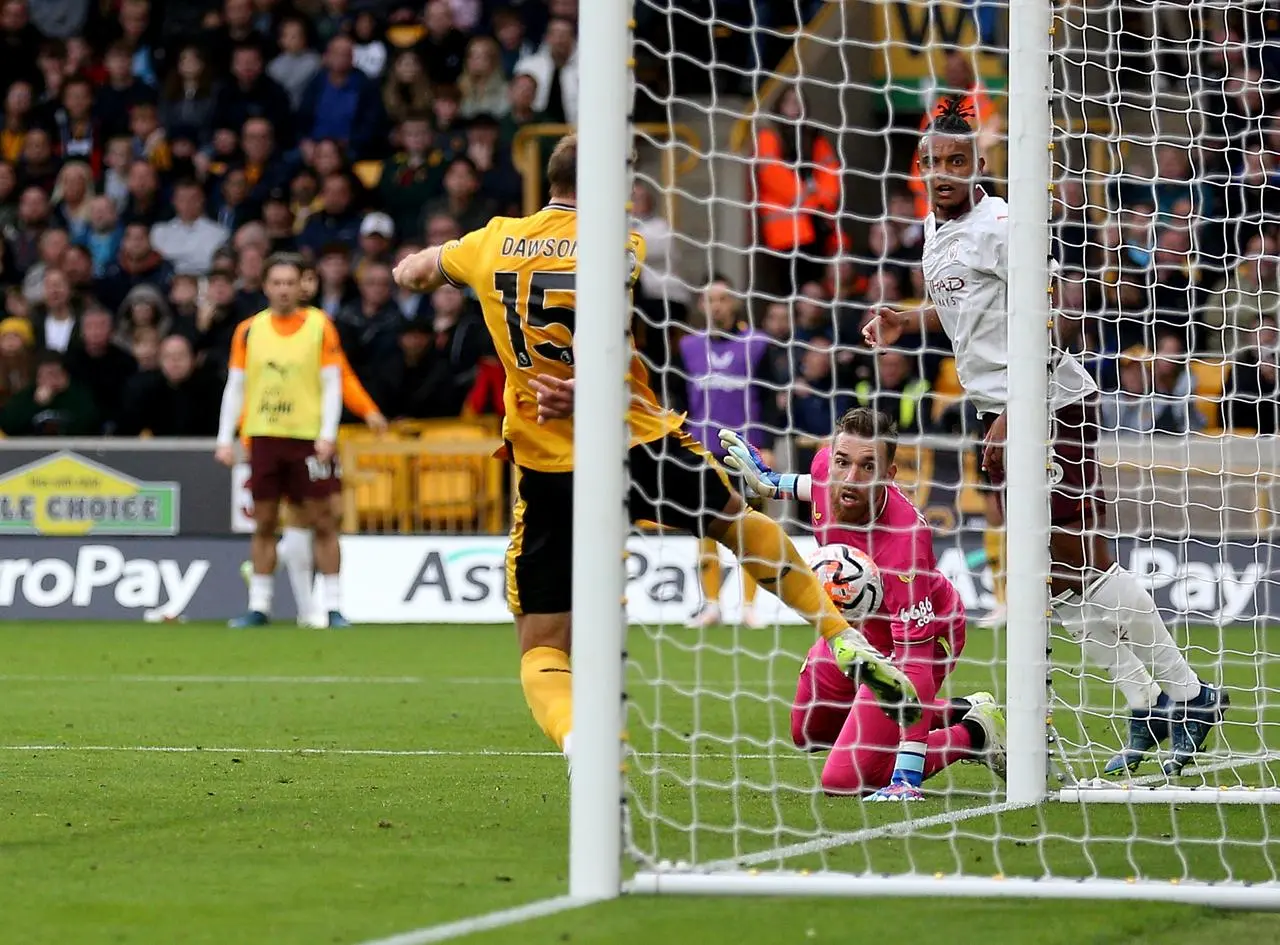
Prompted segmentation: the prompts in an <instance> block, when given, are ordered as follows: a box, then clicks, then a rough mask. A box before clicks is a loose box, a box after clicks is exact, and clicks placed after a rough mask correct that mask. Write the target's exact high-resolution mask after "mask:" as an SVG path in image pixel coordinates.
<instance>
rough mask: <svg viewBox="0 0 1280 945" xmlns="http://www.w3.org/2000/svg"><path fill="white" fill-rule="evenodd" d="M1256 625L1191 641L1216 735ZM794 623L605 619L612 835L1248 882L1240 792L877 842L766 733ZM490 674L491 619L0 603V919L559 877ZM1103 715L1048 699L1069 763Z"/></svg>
mask: <svg viewBox="0 0 1280 945" xmlns="http://www.w3.org/2000/svg"><path fill="white" fill-rule="evenodd" d="M1261 633H1262V631H1255V630H1254V628H1251V627H1250V628H1242V629H1239V630H1228V631H1218V630H1216V629H1207V628H1206V629H1203V630H1196V631H1194V632H1192V633H1191V635H1190V643H1191V645H1192V647H1193V652H1196V653H1197V654H1198V655H1199V656H1203V657H1204V659H1195V658H1193V662H1197V663H1198V664H1200V665H1206V666H1207V665H1208V655H1207V654H1208V653H1219V652H1223V651H1225V652H1227V653H1228V654H1229V657H1228V659H1227V661H1225V662H1224V663H1223V664H1222V665H1221V668H1218V667H1216V666H1215V667H1213V668H1212V669H1210V670H1209V672H1210V674H1211V675H1214V676H1215V677H1216V675H1217V674H1221V676H1222V678H1223V681H1224V682H1226V683H1227V684H1228V685H1229V686H1231V687H1232V689H1233V696H1234V697H1235V698H1236V709H1235V710H1234V712H1233V716H1232V720H1233V724H1232V725H1231V726H1230V727H1229V728H1228V729H1227V731H1226V732H1225V733H1224V736H1223V737H1222V738H1221V739H1219V741H1218V742H1217V743H1216V746H1215V749H1214V756H1215V757H1218V756H1225V754H1226V751H1227V749H1229V750H1230V752H1231V754H1232V757H1244V756H1253V755H1256V754H1258V753H1259V752H1261V751H1263V750H1264V749H1266V748H1269V747H1275V746H1274V745H1267V744H1265V743H1266V741H1267V738H1266V736H1265V734H1264V733H1265V732H1266V731H1268V730H1270V729H1273V728H1274V727H1275V726H1276V725H1277V724H1280V709H1277V708H1274V707H1268V706H1265V705H1259V704H1258V700H1257V699H1256V698H1255V696H1254V692H1255V691H1257V690H1258V688H1259V686H1263V687H1266V688H1269V689H1271V690H1272V691H1280V669H1275V668H1273V667H1272V666H1271V665H1270V663H1269V662H1268V661H1267V660H1266V659H1263V658H1260V657H1259V656H1258V654H1266V653H1269V652H1271V649H1272V648H1271V647H1269V646H1267V645H1266V640H1265V639H1264V638H1263V637H1262V636H1261V635H1260V634H1261ZM807 641H808V631H807V630H805V629H803V628H797V629H794V630H792V629H787V630H784V631H782V632H780V633H774V632H773V631H748V630H734V629H729V628H717V629H713V630H711V631H707V632H704V633H699V632H694V631H685V630H679V629H674V628H666V629H661V630H654V631H650V632H646V631H644V630H640V629H637V630H635V631H633V633H632V636H631V638H630V640H629V644H628V646H629V652H630V654H631V660H632V670H631V671H630V672H629V674H628V692H629V698H630V702H631V710H630V720H629V732H630V736H631V740H632V744H633V746H634V748H635V749H636V751H637V752H638V755H637V757H636V758H634V759H633V760H632V762H631V765H630V777H631V784H632V785H633V788H634V791H635V805H634V806H635V809H636V810H637V811H640V812H645V815H644V816H637V817H636V819H635V831H634V834H635V845H636V847H637V848H638V849H639V850H641V851H643V852H646V853H656V855H658V856H661V857H665V858H669V859H672V860H677V859H694V858H696V859H697V860H698V861H700V862H705V861H708V860H715V859H721V858H734V857H746V858H747V859H748V861H749V862H752V863H756V864H757V865H760V866H761V867H762V868H769V867H771V866H774V865H776V864H775V862H773V861H771V860H770V855H771V854H770V851H773V850H777V849H778V848H780V847H787V846H789V845H792V844H797V843H805V842H807V841H811V840H813V839H815V838H822V837H830V836H832V835H833V834H846V833H849V832H858V831H860V833H858V834H856V835H855V839H853V840H851V841H850V842H846V843H843V844H836V845H832V846H830V847H829V848H826V849H822V850H820V851H818V852H809V853H807V854H805V855H801V856H794V857H789V858H787V859H786V861H785V862H784V863H782V864H781V865H783V866H785V867H787V868H797V869H798V868H828V869H839V870H851V871H855V872H861V871H865V870H871V871H875V872H881V871H884V872H900V871H902V870H904V869H906V868H907V867H908V866H910V865H912V864H914V866H915V868H916V869H918V870H921V871H928V872H933V871H935V870H941V871H963V872H964V873H965V874H968V875H991V874H995V873H1002V874H1007V875H1017V874H1024V875H1026V874H1030V875H1041V874H1042V873H1043V872H1045V870H1046V869H1047V870H1050V871H1052V872H1054V873H1055V874H1061V875H1069V876H1090V875H1101V876H1115V877H1126V876H1132V875H1144V876H1150V877H1157V878H1161V879H1167V878H1176V877H1194V878H1197V879H1206V880H1209V879H1221V878H1226V877H1231V878H1236V879H1250V880H1269V879H1274V878H1276V874H1277V869H1278V868H1280V845H1278V844H1277V842H1276V840H1275V839H1274V838H1275V837H1276V836H1277V835H1280V817H1278V816H1277V815H1276V814H1274V813H1273V812H1272V809H1271V808H1261V807H1254V806H1242V807H1221V808H1219V807H1216V806H1199V805H1177V806H1171V805H1167V804H1166V805H1158V806H1149V807H1132V808H1131V807H1111V806H1089V807H1086V808H1081V807H1078V806H1071V805H1062V804H1046V805H1044V806H1042V807H1040V808H1037V809H1035V810H1027V811H1014V812H1005V813H1002V814H999V815H996V816H980V817H971V818H967V819H966V818H963V817H961V818H960V819H957V820H956V821H955V822H953V823H941V824H939V825H938V826H934V827H929V828H927V829H924V830H920V831H918V832H917V833H916V834H915V835H912V836H910V837H902V836H893V835H891V834H888V833H887V832H885V831H883V830H881V829H880V828H883V827H884V826H885V825H887V824H890V823H892V822H894V821H900V820H901V819H902V817H903V811H902V810H901V809H900V808H894V809H890V810H885V809H882V808H879V807H873V806H872V805H863V804H861V803H859V802H857V801H854V800H849V799H837V798H826V797H822V796H821V795H818V794H815V793H814V791H813V785H814V783H815V782H816V776H817V771H818V770H819V769H818V765H820V764H821V758H820V757H817V758H806V757H803V756H800V755H799V754H798V753H797V752H796V751H795V750H794V749H792V748H790V746H789V734H788V733H789V728H788V721H787V719H788V715H787V708H788V704H789V699H790V697H791V695H792V693H793V691H794V681H795V672H796V668H797V663H798V660H797V658H796V655H795V654H797V653H802V652H803V651H804V650H805V649H806V646H807ZM998 647H999V642H998V641H997V640H994V639H993V638H992V637H991V635H990V634H982V633H979V632H977V631H975V632H973V633H972V634H971V637H970V643H969V646H968V648H967V650H966V654H965V655H966V658H967V661H966V662H965V663H964V664H963V665H962V666H961V667H960V669H959V670H958V671H957V673H956V675H955V676H954V677H953V684H952V693H953V694H962V693H963V692H966V691H970V690H972V689H976V688H993V687H995V688H997V689H998V688H999V682H1000V680H999V678H998V676H999V674H1000V669H999V667H998V666H997V665H996V664H994V663H993V662H992V660H991V655H992V653H994V652H996V651H997V650H998ZM1055 655H1057V656H1058V657H1059V658H1060V659H1062V662H1063V663H1064V665H1069V664H1070V662H1071V660H1070V659H1069V658H1067V657H1069V656H1070V654H1066V656H1065V657H1064V655H1063V654H1061V653H1057V654H1055ZM516 673H517V655H516V650H515V642H514V635H513V633H512V631H511V629H510V628H509V627H496V628H495V627H417V628H412V627H395V628H360V629H358V630H354V631H349V632H347V631H343V632H314V631H301V630H295V629H293V628H285V627H280V628H272V629H269V630H264V631H249V632H246V631H229V630H225V629H222V628H219V627H213V626H208V625H197V624H191V625H171V626H162V627H155V626H135V625H104V624H99V625H75V624H20V623H17V622H9V623H6V624H4V625H3V627H2V628H0V686H2V687H3V692H4V698H3V705H4V711H3V713H2V714H0V748H2V750H0V796H3V798H4V803H3V805H0V914H2V915H3V916H4V928H3V932H0V940H2V941H4V942H5V943H12V945H24V943H33V945H34V943H72V942H74V943H78V945H97V943H139V945H141V943H171V942H174V943H176V942H182V943H215V942H216V943H224V942H237V943H246V945H256V943H264V945H265V943H271V945H295V943H296V945H302V943H336V945H347V943H350V945H357V943H361V942H366V941H369V940H373V939H377V938H379V937H384V936H389V935H393V934H395V933H398V932H403V931H406V930H409V929H416V928H420V927H423V926H429V925H433V924H436V923H442V922H448V921H451V920H456V919H462V918H466V917H469V916H474V915H478V914H481V913H487V912H492V911H494V910H498V909H505V908H509V907H513V906H518V905H521V904H524V903H528V902H532V901H534V900H538V899H543V898H547V897H551V896H556V895H560V894H563V893H564V892H565V891H566V873H567V859H566V845H567V844H566V840H567V830H568V822H567V806H568V805H567V780H566V777H565V767H564V762H563V759H562V758H560V757H559V756H558V755H556V754H555V753H554V752H552V751H550V750H549V746H548V745H547V744H546V742H545V740H544V738H543V736H542V734H541V733H540V732H539V731H538V730H537V729H536V728H535V726H534V725H533V723H532V721H531V720H530V718H529V716H528V711H527V709H526V708H525V706H524V702H523V698H522V696H521V693H520V688H519V686H518V685H517V682H516ZM659 678H660V679H661V684H658V683H657V680H658V679H659ZM1057 685H1058V689H1059V692H1060V693H1062V695H1063V696H1064V697H1065V698H1067V699H1068V700H1078V699H1079V696H1080V692H1081V689H1080V686H1081V685H1082V684H1080V683H1078V682H1077V681H1076V680H1074V679H1072V678H1070V677H1069V676H1066V675H1060V677H1059V679H1058V684H1057ZM1083 685H1084V686H1085V690H1084V691H1085V692H1086V696H1087V701H1088V702H1089V703H1090V704H1091V705H1095V706H1098V707H1102V706H1104V705H1108V704H1109V703H1108V700H1109V698H1110V696H1109V694H1108V693H1107V691H1106V690H1104V689H1102V688H1101V687H1097V686H1093V685H1088V684H1083ZM1106 714H1107V713H1106V712H1104V711H1101V710H1100V711H1098V712H1096V713H1093V714H1091V715H1090V716H1088V717H1087V718H1086V719H1085V721H1084V723H1083V728H1082V727H1081V725H1080V724H1078V722H1077V719H1076V717H1075V716H1074V714H1071V713H1058V716H1057V719H1056V721H1057V724H1058V727H1059V729H1060V731H1061V734H1062V738H1063V741H1064V743H1065V744H1066V745H1067V746H1068V748H1069V750H1070V751H1071V752H1072V754H1073V756H1075V757H1076V761H1077V765H1078V767H1080V768H1081V769H1082V770H1083V769H1087V767H1088V761H1087V758H1088V756H1089V753H1090V748H1091V747H1092V746H1096V748H1095V750H1096V752H1097V753H1098V757H1099V759H1100V758H1101V755H1102V753H1103V746H1106V747H1110V746H1112V745H1113V744H1114V743H1115V735H1114V733H1113V732H1112V731H1111V730H1110V726H1109V723H1108V721H1107V719H1106ZM1224 742H1225V743H1226V744H1225V745H1224V744H1223V743H1224ZM1211 760H1212V759H1211ZM1148 770H1153V769H1148ZM1276 774H1277V772H1276V770H1275V762H1273V761H1268V760H1261V761H1255V762H1252V763H1250V764H1245V765H1243V766H1240V767H1235V768H1227V769H1223V770H1219V771H1216V772H1212V773H1210V774H1208V775H1207V776H1206V775H1201V776H1197V777H1193V778H1191V779H1188V780H1187V781H1186V782H1185V783H1191V784H1195V783H1203V782H1205V781H1207V782H1208V783H1224V784H1234V783H1248V784H1254V785H1265V786H1274V785H1276V784H1277V781H1278V780H1280V779H1278V778H1277V777H1276ZM691 785H693V786H691ZM947 786H949V787H950V788H951V792H950V793H949V794H948V795H945V796H942V795H939V796H936V797H933V798H931V799H930V800H928V801H926V802H924V803H922V804H920V805H918V807H914V808H913V809H912V814H913V815H916V816H930V815H937V814H943V813H961V814H962V813H963V811H964V809H966V808H967V807H974V806H978V805H981V804H986V803H990V802H991V801H992V800H995V799H998V798H997V797H996V796H995V795H993V794H992V793H991V792H992V790H993V785H992V782H991V778H990V776H989V775H988V774H987V772H986V771H985V770H984V769H981V768H974V767H967V766H966V767H964V768H960V769H956V773H955V774H954V776H953V780H951V781H950V782H949V785H947ZM735 825H738V826H742V827H746V828H748V829H747V830H745V831H743V830H738V831H733V830H731V828H733V827H734V826H735ZM1224 837H1227V838H1229V841H1230V842H1228V843H1225V844H1224V843H1221V842H1219V841H1221V840H1222V838H1224ZM1086 838H1088V840H1089V842H1087V843H1086V842H1085V841H1086ZM1274 926H1275V919H1274V918H1273V917H1267V916H1258V915H1250V914H1226V913H1218V912H1214V911H1211V910H1205V909H1195V908H1190V907H1170V906H1163V905H1154V904H1141V903H1097V904H1095V903H1064V902H1044V901H1032V902H1017V901H949V900H934V901H920V900H887V901H876V902H869V901H865V900H823V901H816V900H799V899H700V898H690V899H677V898H672V897H664V898H650V897H640V896H634V897H624V898H623V899H621V900H619V901H616V902H612V903H608V904H605V905H601V906H597V907H592V908H588V909H581V910H575V911H569V912H565V913H561V914H559V915H555V916H550V917H547V918H543V919H539V920H534V921H532V922H529V923H527V924H523V925H520V926H515V927H509V928H505V929H500V930H497V931H493V932H488V933H481V934H478V935H475V936H473V937H471V938H467V939H465V941H468V942H472V941H474V942H487V943H498V942H520V943H529V945H536V943H543V942H546V943H595V942H599V943H624V942H626V943H629V942H635V943H651V942H654V941H661V940H664V939H665V940H668V941H672V942H695V941H696V942H698V943H699V945H715V943H721V942H724V943H734V945H743V943H752V942H761V943H791V942H795V943H810V942H818V943H827V942H829V943H840V945H848V943H849V942H850V941H851V940H854V939H856V940H861V941H867V940H868V939H871V938H873V937H874V938H881V937H883V938H886V939H888V938H891V939H892V940H894V941H898V942H901V941H912V940H919V941H922V942H931V941H937V939H938V935H939V933H941V934H942V935H945V936H947V937H948V938H951V939H953V940H955V941H961V942H969V941H985V940H988V939H993V940H995V941H999V942H1010V943H1062V945H1068V943H1069V945H1080V943H1099V945H1104V943H1105V945H1111V943H1117V945H1118V943H1147V942H1150V943H1153V945H1154V943H1156V942H1161V943H1163V942H1167V941H1169V940H1170V938H1171V937H1173V936H1177V937H1178V938H1179V939H1182V940H1186V939H1187V938H1188V937H1204V938H1205V939H1206V940H1211V941H1218V940H1227V939H1229V938H1230V937H1233V936H1235V937H1240V938H1241V939H1242V940H1243V938H1244V937H1246V936H1247V937H1249V939H1250V940H1253V941H1260V942H1267V941H1274V940H1276V938H1275V934H1276V933H1275V931H1274ZM993 937H994V938H993Z"/></svg>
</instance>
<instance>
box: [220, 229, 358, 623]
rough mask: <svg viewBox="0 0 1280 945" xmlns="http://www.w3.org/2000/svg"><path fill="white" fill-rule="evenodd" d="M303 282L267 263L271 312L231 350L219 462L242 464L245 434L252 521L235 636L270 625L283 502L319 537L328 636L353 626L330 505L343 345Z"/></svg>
mask: <svg viewBox="0 0 1280 945" xmlns="http://www.w3.org/2000/svg"><path fill="white" fill-rule="evenodd" d="M301 275H302V261H301V260H300V259H298V258H296V257H292V256H285V255H280V256H273V257H272V258H271V259H269V260H267V265H266V267H265V270H264V283H263V288H264V289H265V291H266V294H267V299H268V301H269V302H270V307H269V308H267V309H266V310H264V311H262V312H260V313H258V314H257V315H255V316H254V317H253V318H250V319H247V320H246V321H244V322H242V323H241V324H240V325H239V326H238V327H237V328H236V333H235V336H234V337H233V339H232V342H231V363H230V372H229V374H228V377H227V386H226V388H225V390H224V391H223V394H222V414H221V418H220V420H219V424H218V448H217V452H216V454H215V455H216V457H217V459H218V461H219V462H221V463H225V464H226V465H231V464H233V463H234V462H235V453H234V447H233V444H234V441H235V436H236V427H237V425H241V427H242V432H243V434H244V436H245V437H246V438H247V439H248V441H249V468H250V473H249V489H250V492H251V493H252V494H253V518H254V534H253V541H252V545H251V548H252V558H253V575H252V576H251V577H250V579H249V612H248V614H246V615H245V616H244V617H242V618H239V619H237V620H235V621H232V625H233V626H262V625H265V624H266V623H268V622H270V614H271V598H272V594H273V590H274V586H275V570H276V529H277V527H278V526H279V522H280V502H281V500H282V499H287V500H288V501H289V502H291V503H293V504H294V505H295V506H299V507H301V508H302V509H303V510H304V515H305V518H306V521H307V524H308V525H309V527H310V528H311V530H312V532H313V534H314V554H315V565H316V570H317V571H319V572H320V574H321V575H322V577H321V585H322V588H323V593H324V596H325V598H326V601H325V610H326V611H327V612H328V614H329V626H343V625H346V619H345V618H344V617H343V616H342V613H341V608H340V594H341V591H340V587H339V580H338V573H339V567H340V565H341V551H340V549H339V546H338V528H337V517H336V516H335V514H334V510H333V505H332V503H331V496H332V495H333V494H334V493H335V492H337V491H340V490H341V488H342V481H341V473H340V471H339V469H338V467H337V463H336V457H335V455H334V444H335V441H336V440H337V436H338V423H339V421H340V420H341V418H342V367H341V364H342V345H341V343H340V342H339V340H338V333H337V331H336V330H335V329H334V327H333V323H332V322H330V321H329V319H328V318H326V317H325V315H324V313H323V312H321V311H319V310H318V309H314V308H301V307H299V298H300V289H301ZM242 416H243V424H241V417H242Z"/></svg>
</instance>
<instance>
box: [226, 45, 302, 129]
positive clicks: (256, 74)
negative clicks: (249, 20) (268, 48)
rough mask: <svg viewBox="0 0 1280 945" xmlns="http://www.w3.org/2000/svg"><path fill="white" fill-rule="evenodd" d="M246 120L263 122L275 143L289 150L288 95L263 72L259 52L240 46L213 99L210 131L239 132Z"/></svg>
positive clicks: (290, 116) (291, 126)
mask: <svg viewBox="0 0 1280 945" xmlns="http://www.w3.org/2000/svg"><path fill="white" fill-rule="evenodd" d="M250 118H265V119H266V120H267V121H268V122H270V123H271V127H272V129H273V130H274V132H275V140H276V141H277V143H278V144H279V145H280V146H281V147H284V148H288V147H292V145H293V143H294V140H295V135H294V121H293V109H292V108H290V107H289V95H288V93H286V92H285V90H284V89H282V88H281V87H280V86H279V84H278V83H277V82H276V81H275V80H274V79H272V78H271V77H270V76H268V75H267V74H266V72H265V71H264V69H263V61H262V50H261V48H259V47H258V46H257V45H255V44H253V43H244V44H242V45H239V46H237V47H236V48H235V52H233V53H232V55H231V78H230V81H228V82H226V83H225V84H224V85H223V86H222V88H220V89H219V90H218V94H217V96H216V97H215V99H214V105H213V127H214V128H243V127H244V123H245V122H246V121H248V120H249V119H250Z"/></svg>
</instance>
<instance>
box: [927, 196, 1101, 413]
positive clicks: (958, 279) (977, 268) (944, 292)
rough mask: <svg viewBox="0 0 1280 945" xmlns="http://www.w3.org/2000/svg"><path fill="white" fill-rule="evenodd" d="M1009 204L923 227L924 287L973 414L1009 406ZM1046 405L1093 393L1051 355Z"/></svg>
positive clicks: (1067, 363)
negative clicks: (949, 348) (972, 407)
mask: <svg viewBox="0 0 1280 945" xmlns="http://www.w3.org/2000/svg"><path fill="white" fill-rule="evenodd" d="M1008 238H1009V205H1008V204H1006V203H1005V202H1004V200H1002V199H1001V198H999V197H992V196H990V195H985V194H984V195H983V197H982V199H980V200H979V201H978V202H977V203H976V204H975V205H974V207H973V209H972V210H970V211H969V212H968V213H967V214H965V215H964V216H963V217H959V218H957V219H954V220H947V221H945V222H943V223H938V221H937V220H936V219H935V218H934V215H933V214H932V213H930V214H929V216H928V217H927V218H926V219H925V221H924V257H923V260H922V266H923V269H924V280H925V288H926V291H927V292H928V294H929V300H930V301H931V302H932V303H933V305H934V307H935V308H936V309H937V310H938V318H939V319H940V320H941V321H942V327H943V329H944V330H945V331H946V333H947V337H948V338H950V339H951V346H952V348H953V349H954V351H955V356H956V373H957V375H958V376H959V378H960V383H961V385H963V386H964V390H965V394H967V395H968V397H969V399H970V400H971V401H972V402H973V405H974V407H975V408H976V409H977V411H978V413H979V414H990V413H1000V412H1001V411H1003V410H1004V408H1005V405H1006V404H1007V403H1008V402H1009V326H1008V319H1009V317H1010V314H1009V311H1008V307H1009V304H1008V294H1007V279H1008V275H1007V274H1008V243H1009V239H1008ZM1053 361H1054V369H1053V374H1052V376H1051V377H1050V380H1049V405H1050V407H1051V408H1052V409H1054V410H1057V409H1059V408H1061V407H1065V406H1066V405H1067V404H1073V403H1076V402H1077V401H1080V400H1083V399H1084V398H1085V397H1087V396H1088V395H1089V394H1092V393H1093V392H1095V391H1096V390H1097V389H1098V387H1097V385H1096V384H1094V382H1093V378H1091V377H1090V376H1089V372H1088V371H1086V370H1085V369H1084V367H1083V366H1082V365H1081V364H1080V362H1079V361H1077V360H1076V359H1075V358H1074V357H1072V356H1071V355H1070V354H1067V353H1065V352H1055V353H1054V355H1053Z"/></svg>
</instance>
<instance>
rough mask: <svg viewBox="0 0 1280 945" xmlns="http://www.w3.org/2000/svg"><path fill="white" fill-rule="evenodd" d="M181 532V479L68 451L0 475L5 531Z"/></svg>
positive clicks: (1, 529) (0, 521)
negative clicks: (137, 475)
mask: <svg viewBox="0 0 1280 945" xmlns="http://www.w3.org/2000/svg"><path fill="white" fill-rule="evenodd" d="M177 532H178V484H177V483H176V482H141V481H139V480H137V479H134V478H132V477H130V476H126V475H123V474H122V473H118V472H116V471H115V470H114V469H110V468H108V467H106V466H102V465H100V464H98V463H95V462H93V461H92V460H88V459H85V458H84V457H83V456H79V455H77V454H75V453H72V452H67V451H64V452H61V453H54V454H53V455H52V456H48V457H45V458H44V459H40V460H37V461H36V462H34V463H28V464H27V465H25V466H21V467H19V468H18V469H15V470H12V471H11V472H9V473H7V474H6V475H4V476H3V477H0V535H64V536H81V535H91V534H92V535H176V534H177Z"/></svg>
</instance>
